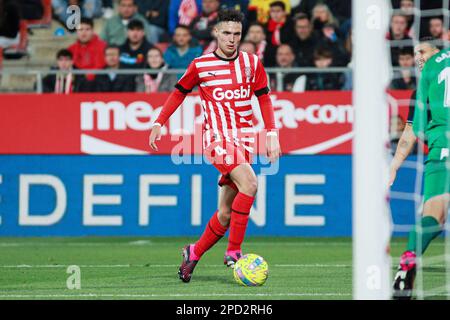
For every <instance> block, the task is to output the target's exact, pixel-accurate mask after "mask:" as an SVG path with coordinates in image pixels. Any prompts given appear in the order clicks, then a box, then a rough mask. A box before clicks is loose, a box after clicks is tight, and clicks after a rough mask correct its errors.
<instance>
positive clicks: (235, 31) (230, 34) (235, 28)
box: [214, 21, 242, 56]
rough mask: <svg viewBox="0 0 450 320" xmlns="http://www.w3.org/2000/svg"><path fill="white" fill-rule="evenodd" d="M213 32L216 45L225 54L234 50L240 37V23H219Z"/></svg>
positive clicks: (229, 54) (230, 53)
mask: <svg viewBox="0 0 450 320" xmlns="http://www.w3.org/2000/svg"><path fill="white" fill-rule="evenodd" d="M214 33H215V35H216V38H217V46H218V47H219V49H220V50H221V51H222V52H223V53H224V54H225V55H227V56H231V55H232V54H233V53H234V52H236V50H237V48H238V46H239V43H240V42H241V37H242V24H241V23H240V22H234V21H228V22H221V23H219V24H218V25H217V26H216V28H215V30H214Z"/></svg>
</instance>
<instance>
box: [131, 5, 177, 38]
mask: <svg viewBox="0 0 450 320" xmlns="http://www.w3.org/2000/svg"><path fill="white" fill-rule="evenodd" d="M169 2H170V1H167V0H152V1H148V0H136V4H137V6H138V10H139V13H141V14H142V15H143V16H144V17H145V18H146V19H147V23H148V29H147V30H148V33H147V40H148V41H149V42H150V43H159V42H168V41H169V40H168V39H169V38H168V37H169V36H168V34H167V28H168V15H169Z"/></svg>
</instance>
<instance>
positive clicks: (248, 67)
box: [242, 51, 251, 82]
mask: <svg viewBox="0 0 450 320" xmlns="http://www.w3.org/2000/svg"><path fill="white" fill-rule="evenodd" d="M242 56H243V57H244V66H245V70H244V71H245V82H250V76H249V75H247V72H246V70H251V69H250V60H249V59H248V53H247V52H244V51H243V52H242Z"/></svg>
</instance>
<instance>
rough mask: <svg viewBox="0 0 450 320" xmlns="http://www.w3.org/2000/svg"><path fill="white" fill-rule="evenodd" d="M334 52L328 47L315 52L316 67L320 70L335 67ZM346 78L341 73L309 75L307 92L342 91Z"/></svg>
mask: <svg viewBox="0 0 450 320" xmlns="http://www.w3.org/2000/svg"><path fill="white" fill-rule="evenodd" d="M333 58H334V57H333V51H332V50H330V49H329V48H327V47H318V48H316V50H314V65H315V67H316V68H318V69H326V68H329V67H332V66H333ZM343 84H344V77H343V75H342V74H340V73H329V72H323V73H322V72H319V73H311V74H308V75H307V80H306V90H340V89H341V88H342V85H343Z"/></svg>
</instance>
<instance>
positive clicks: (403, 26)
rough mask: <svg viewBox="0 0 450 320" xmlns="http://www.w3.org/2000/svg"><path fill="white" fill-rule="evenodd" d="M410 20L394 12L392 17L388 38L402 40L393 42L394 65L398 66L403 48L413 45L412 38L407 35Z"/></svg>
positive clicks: (392, 55) (392, 56)
mask: <svg viewBox="0 0 450 320" xmlns="http://www.w3.org/2000/svg"><path fill="white" fill-rule="evenodd" d="M407 28H408V21H407V19H406V16H405V15H403V14H394V15H393V16H392V18H391V26H390V31H389V34H388V37H387V38H388V39H389V40H391V41H400V42H397V43H391V58H392V65H394V66H398V54H399V52H400V50H401V48H404V47H410V48H411V47H412V39H411V38H410V37H409V36H408V35H407V33H408V30H407Z"/></svg>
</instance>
